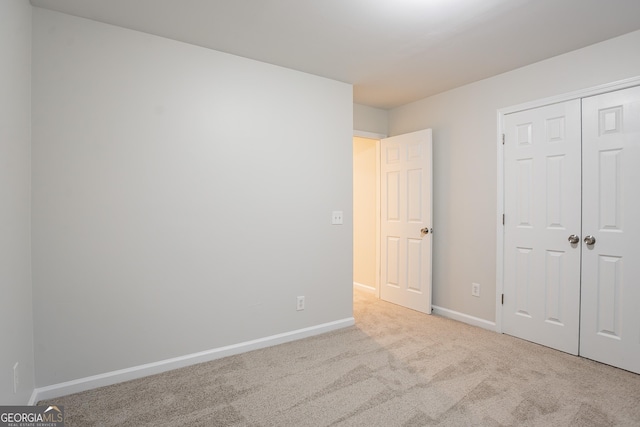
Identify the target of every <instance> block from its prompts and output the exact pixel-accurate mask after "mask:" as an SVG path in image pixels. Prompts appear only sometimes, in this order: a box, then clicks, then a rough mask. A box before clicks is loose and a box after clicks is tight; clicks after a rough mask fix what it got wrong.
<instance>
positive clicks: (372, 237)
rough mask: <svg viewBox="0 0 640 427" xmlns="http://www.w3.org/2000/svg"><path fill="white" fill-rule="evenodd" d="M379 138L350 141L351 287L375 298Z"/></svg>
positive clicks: (376, 279)
mask: <svg viewBox="0 0 640 427" xmlns="http://www.w3.org/2000/svg"><path fill="white" fill-rule="evenodd" d="M379 159H380V138H375V137H363V136H354V137H353V286H354V287H356V288H358V289H361V290H364V291H367V292H371V293H373V294H375V295H376V296H377V297H379V296H380V295H379V288H380V287H379V272H378V267H377V266H378V262H379V253H378V248H379V244H378V233H379V229H380V223H379V218H380V200H379V194H380V186H379V178H378V173H379V167H380V160H379Z"/></svg>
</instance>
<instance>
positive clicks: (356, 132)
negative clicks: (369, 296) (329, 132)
mask: <svg viewBox="0 0 640 427" xmlns="http://www.w3.org/2000/svg"><path fill="white" fill-rule="evenodd" d="M353 136H354V137H356V136H357V137H360V138H367V139H371V140H375V142H376V177H375V179H376V265H375V269H376V270H375V278H376V284H375V286H376V288H375V290H374V291H373V294H374V295H375V296H376V297H377V298H378V299H380V140H381V139H384V138H387V137H388V135H385V134H381V133H374V132H366V131H361V130H355V129H354V131H353ZM352 199H353V197H352ZM354 286H357V284H356V283H355V282H354ZM360 289H366V290H369V289H368V288H363V287H360Z"/></svg>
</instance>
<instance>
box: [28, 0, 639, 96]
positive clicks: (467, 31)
mask: <svg viewBox="0 0 640 427" xmlns="http://www.w3.org/2000/svg"><path fill="white" fill-rule="evenodd" d="M31 3H32V4H33V5H34V6H38V7H43V8H46V9H51V10H57V11H60V12H64V13H68V14H71V15H76V16H81V17H84V18H89V19H93V20H96V21H100V22H106V23H109V24H113V25H118V26H121V27H125V28H130V29H133V30H138V31H143V32H145V33H150V34H155V35H158V36H163V37H167V38H171V39H175V40H180V41H183V42H187V43H192V44H195V45H199V46H204V47H208V48H211V49H215V50H218V51H222V52H228V53H232V54H236V55H240V56H244V57H247V58H252V59H257V60H259V61H263V62H268V63H271V64H276V65H281V66H284V67H287V68H292V69H295V70H300V71H304V72H308V73H312V74H316V75H319V76H324V77H328V78H331V79H335V80H340V81H343V82H347V83H351V84H353V85H354V102H356V103H359V104H364V105H370V106H373V107H378V108H393V107H396V106H399V105H402V104H405V103H408V102H411V101H415V100H418V99H421V98H425V97H427V96H430V95H433V94H436V93H439V92H442V91H445V90H448V89H451V88H454V87H457V86H461V85H464V84H466V83H471V82H473V81H477V80H480V79H483V78H486V77H490V76H493V75H496V74H500V73H503V72H506V71H509V70H512V69H515V68H518V67H522V66H524V65H527V64H531V63H533V62H537V61H540V60H542V59H546V58H549V57H552V56H556V55H559V54H562V53H565V52H569V51H571V50H575V49H578V48H581V47H584V46H588V45H590V44H593V43H597V42H599V41H602V40H606V39H609V38H612V37H615V36H618V35H622V34H625V33H628V32H631V31H634V30H637V29H640V0H31ZM639 49H640V47H639Z"/></svg>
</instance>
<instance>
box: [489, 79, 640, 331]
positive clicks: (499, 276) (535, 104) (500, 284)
mask: <svg viewBox="0 0 640 427" xmlns="http://www.w3.org/2000/svg"><path fill="white" fill-rule="evenodd" d="M634 86H640V76H637V77H632V78H629V79H624V80H618V81H615V82H611V83H606V84H602V85H598V86H593V87H589V88H586V89H580V90H577V91H573V92H568V93H565V94H561V95H555V96H551V97H548V98H542V99H538V100H535V101H530V102H525V103H523V104H517V105H513V106H510V107H506V108H500V109H498V110H497V113H496V115H497V136H496V144H497V147H498V149H497V165H498V170H497V178H498V179H497V181H498V182H497V194H498V197H497V210H496V326H495V330H496V332H498V333H502V293H503V292H504V227H503V221H502V219H503V214H504V178H505V176H504V146H503V136H502V135H503V134H504V131H505V130H504V116H505V115H507V114H511V113H517V112H519V111H524V110H530V109H533V108H539V107H544V106H546V105H551V104H557V103H560V102H566V101H571V100H574V99H581V98H586V97H588V96H594V95H601V94H603V93H607V92H613V91H616V90H621V89H627V88H630V87H634Z"/></svg>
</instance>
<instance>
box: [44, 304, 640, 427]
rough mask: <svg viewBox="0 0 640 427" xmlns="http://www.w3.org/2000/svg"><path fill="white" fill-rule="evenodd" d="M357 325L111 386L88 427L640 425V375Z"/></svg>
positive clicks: (450, 333)
mask: <svg viewBox="0 0 640 427" xmlns="http://www.w3.org/2000/svg"><path fill="white" fill-rule="evenodd" d="M354 311H355V318H356V325H355V326H353V327H350V328H346V329H342V330H339V331H335V332H331V333H328V334H324V335H320V336H316V337H312V338H308V339H304V340H300V341H296V342H293V343H289V344H283V345H280V346H276V347H271V348H267V349H263V350H257V351H254V352H250V353H245V354H241V355H237V356H232V357H228V358H225V359H220V360H216V361H212V362H208V363H203V364H200V365H195V366H191V367H187V368H183V369H179V370H175V371H171V372H167V373H164V374H159V375H155V376H151V377H147V378H142V379H139V380H134V381H129V382H126V383H122V384H117V385H113V386H109V387H103V388H100V389H96V390H91V391H87V392H83V393H78V394H74V395H70V396H66V397H63V398H58V399H53V400H50V401H45V402H41V404H58V405H64V407H65V413H66V426H67V427H74V426H77V427H89V426H190V427H192V426H279V427H281V426H432V425H440V426H473V425H478V426H581V427H582V426H640V375H636V374H633V373H630V372H626V371H622V370H619V369H616V368H613V367H610V366H606V365H602V364H599V363H596V362H592V361H589V360H586V359H582V358H579V357H574V356H571V355H568V354H565V353H561V352H558V351H555V350H551V349H548V348H545V347H542V346H539V345H536V344H532V343H529V342H526V341H522V340H519V339H516V338H513V337H509V336H506V335H499V334H496V333H494V332H489V331H485V330H482V329H479V328H475V327H472V326H468V325H465V324H462V323H459V322H455V321H452V320H448V319H444V318H440V317H437V316H427V315H423V314H420V313H417V312H414V311H411V310H407V309H404V308H402V307H398V306H395V305H393V304H389V303H386V302H384V301H380V300H378V299H376V298H374V297H373V296H372V295H370V294H367V293H364V292H361V291H356V293H355V305H354Z"/></svg>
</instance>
